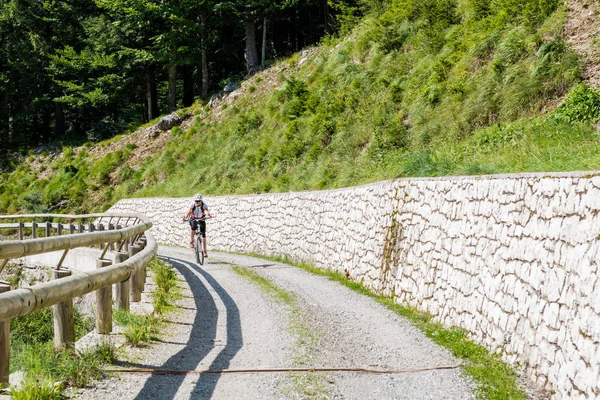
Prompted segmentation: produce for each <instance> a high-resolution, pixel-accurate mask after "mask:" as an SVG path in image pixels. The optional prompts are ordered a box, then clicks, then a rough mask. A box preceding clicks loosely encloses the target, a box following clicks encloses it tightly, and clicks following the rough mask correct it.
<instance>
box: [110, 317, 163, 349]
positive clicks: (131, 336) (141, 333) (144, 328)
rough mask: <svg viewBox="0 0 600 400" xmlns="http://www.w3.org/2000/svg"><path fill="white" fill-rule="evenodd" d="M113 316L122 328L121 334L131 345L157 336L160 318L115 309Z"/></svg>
mask: <svg viewBox="0 0 600 400" xmlns="http://www.w3.org/2000/svg"><path fill="white" fill-rule="evenodd" d="M113 317H114V320H115V322H116V323H117V325H120V326H122V327H123V328H124V331H123V336H125V338H126V339H127V341H128V342H129V343H130V344H131V345H133V346H141V345H143V344H146V343H148V342H150V341H151V340H155V339H157V338H158V333H159V324H160V320H159V319H158V318H157V317H155V316H153V315H136V314H132V313H131V312H128V311H122V310H116V311H114V313H113Z"/></svg>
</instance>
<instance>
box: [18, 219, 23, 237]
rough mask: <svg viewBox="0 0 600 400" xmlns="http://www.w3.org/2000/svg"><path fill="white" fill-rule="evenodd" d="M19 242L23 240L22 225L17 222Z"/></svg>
mask: <svg viewBox="0 0 600 400" xmlns="http://www.w3.org/2000/svg"><path fill="white" fill-rule="evenodd" d="M19 240H23V223H22V222H20V221H19Z"/></svg>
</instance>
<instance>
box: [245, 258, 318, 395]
mask: <svg viewBox="0 0 600 400" xmlns="http://www.w3.org/2000/svg"><path fill="white" fill-rule="evenodd" d="M233 271H234V272H235V273H237V274H238V275H240V276H242V277H244V278H245V279H247V280H249V281H250V282H252V283H253V284H255V285H256V286H257V287H258V288H259V289H260V290H262V291H263V292H264V293H266V294H267V295H269V296H270V297H271V298H272V299H273V300H275V301H276V302H277V303H279V304H282V305H284V306H286V311H287V315H288V320H289V325H288V331H289V332H290V333H291V334H292V335H293V336H294V337H295V348H294V349H293V354H292V359H293V361H294V363H295V365H298V366H303V365H306V366H310V365H311V361H312V362H314V354H313V352H314V347H315V346H316V343H317V342H318V340H319V337H320V333H319V332H317V331H315V330H314V329H311V327H310V326H309V324H308V321H307V316H306V314H305V313H304V311H302V309H301V308H300V307H299V306H298V305H297V299H296V296H295V295H294V294H293V293H290V292H288V291H286V290H284V289H282V288H280V287H279V286H277V285H276V284H274V283H273V282H272V281H270V280H269V279H267V278H265V277H263V276H260V275H259V274H257V273H256V272H254V271H252V270H250V269H248V268H243V267H238V266H234V267H233ZM280 385H281V391H282V393H283V394H284V396H285V397H286V398H293V399H295V398H300V399H301V398H307V397H308V398H311V399H327V398H329V393H328V392H327V384H326V377H325V376H323V375H320V374H312V373H289V374H288V382H280Z"/></svg>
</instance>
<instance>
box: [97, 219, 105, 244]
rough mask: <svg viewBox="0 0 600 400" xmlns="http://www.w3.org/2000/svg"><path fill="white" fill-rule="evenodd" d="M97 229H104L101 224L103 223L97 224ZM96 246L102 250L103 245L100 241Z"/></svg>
mask: <svg viewBox="0 0 600 400" xmlns="http://www.w3.org/2000/svg"><path fill="white" fill-rule="evenodd" d="M98 230H99V231H103V230H104V225H103V224H99V225H98ZM98 248H99V249H100V250H102V249H104V245H103V244H102V243H100V244H99V245H98Z"/></svg>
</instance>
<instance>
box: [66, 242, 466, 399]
mask: <svg viewBox="0 0 600 400" xmlns="http://www.w3.org/2000/svg"><path fill="white" fill-rule="evenodd" d="M159 255H160V257H161V258H162V259H164V260H166V261H168V262H170V263H171V264H172V265H173V266H174V267H175V268H176V269H177V271H178V275H179V278H180V280H181V285H182V287H183V288H184V290H183V296H184V297H183V298H182V299H181V300H179V301H178V306H179V308H178V311H176V312H175V313H173V314H171V315H170V316H169V319H170V321H171V323H170V324H169V326H168V327H167V328H166V334H165V335H163V337H162V339H161V341H158V342H156V343H153V344H152V345H150V346H148V347H147V348H144V349H141V350H137V351H135V352H134V353H131V352H130V353H129V356H128V362H123V363H122V365H121V367H123V368H152V369H157V370H163V371H164V370H168V371H200V370H210V371H214V370H227V371H225V373H203V374H199V373H197V372H191V373H187V374H175V373H169V374H147V373H118V374H115V375H114V376H113V377H111V378H109V379H105V380H103V381H101V382H98V383H97V385H96V386H95V387H93V388H86V389H83V390H80V391H78V392H75V393H73V394H72V395H73V396H74V397H77V398H81V399H140V400H141V399H190V398H191V399H209V398H210V399H309V398H310V399H471V398H474V397H475V396H474V394H473V385H472V384H471V383H470V381H469V380H468V379H467V378H465V377H463V376H462V374H461V370H460V369H459V368H449V369H437V368H439V367H455V366H457V365H458V364H459V361H458V360H456V359H454V358H453V357H452V356H451V355H450V354H449V352H448V351H447V350H445V349H443V348H440V347H439V346H437V345H435V344H434V343H433V342H431V341H430V340H429V339H428V338H426V337H425V336H424V335H423V334H422V333H421V332H420V331H419V330H417V329H416V328H414V327H413V326H411V325H410V324H409V323H408V322H406V321H404V320H403V319H402V318H401V317H398V316H397V315H396V314H394V313H392V312H391V311H389V310H387V309H385V308H384V307H383V306H381V305H379V304H377V303H375V302H373V301H372V300H371V299H369V298H366V297H364V296H361V295H359V294H356V293H354V292H352V291H350V290H349V289H347V288H346V287H343V286H341V285H339V284H337V283H334V282H331V281H329V280H328V279H327V278H324V277H319V276H314V275H311V274H309V273H307V272H305V271H303V270H300V269H298V268H294V267H291V266H289V265H286V264H281V263H276V262H271V261H265V260H261V259H257V258H252V257H246V256H240V255H232V254H225V253H216V252H212V253H210V258H209V259H208V260H207V262H205V264H204V266H202V267H201V268H200V267H198V266H197V265H196V264H194V263H193V258H192V252H191V250H190V249H182V248H172V247H160V250H159ZM240 267H241V268H247V269H249V270H250V271H252V272H254V273H256V274H258V275H259V276H260V277H263V278H266V279H267V280H268V281H269V282H271V283H272V284H273V285H275V286H276V287H278V288H279V289H280V292H279V293H285V294H289V299H288V301H287V302H282V301H277V298H276V296H274V295H273V294H272V293H271V292H269V291H268V290H265V289H264V288H262V287H261V286H259V285H257V284H256V283H255V281H254V280H251V279H249V278H248V277H246V276H245V275H244V274H241V273H240ZM242 271H246V270H245V269H244V270H242ZM132 354H133V355H132ZM132 358H133V359H132ZM289 368H314V369H327V371H322V372H280V371H273V370H274V369H275V370H276V369H289ZM355 368H361V369H368V370H373V371H387V373H381V374H373V373H364V372H356V371H348V369H355ZM338 369H342V371H336V370H338ZM344 369H345V370H344ZM240 370H246V371H247V370H251V372H242V371H240Z"/></svg>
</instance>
